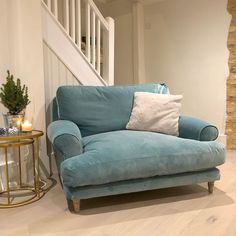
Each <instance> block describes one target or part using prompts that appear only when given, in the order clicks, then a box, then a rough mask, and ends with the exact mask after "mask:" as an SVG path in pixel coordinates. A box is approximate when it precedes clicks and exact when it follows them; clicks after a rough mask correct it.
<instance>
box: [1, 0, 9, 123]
mask: <svg viewBox="0 0 236 236" xmlns="http://www.w3.org/2000/svg"><path fill="white" fill-rule="evenodd" d="M7 2H8V0H1V8H0V31H1V33H0V83H1V84H2V83H3V82H4V81H5V77H6V76H7V70H8V68H9V44H8V23H7V22H8V5H7ZM0 111H1V113H2V112H6V109H5V108H4V107H3V106H2V104H0ZM3 123H4V122H3V117H2V115H1V114H0V127H2V126H3Z"/></svg>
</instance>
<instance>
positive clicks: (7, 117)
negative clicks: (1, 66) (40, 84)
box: [0, 70, 30, 128]
mask: <svg viewBox="0 0 236 236" xmlns="http://www.w3.org/2000/svg"><path fill="white" fill-rule="evenodd" d="M0 98H1V103H2V104H3V105H4V106H5V107H6V108H7V109H8V113H7V114H3V116H4V121H5V125H6V127H7V128H9V127H17V126H18V125H17V123H18V122H22V121H23V119H24V110H25V108H26V106H27V105H28V104H29V103H30V101H29V98H28V88H27V87H26V86H25V85H23V86H21V81H20V79H17V80H16V82H15V81H14V76H13V75H11V74H10V71H9V70H8V71H7V78H6V83H5V84H2V87H1V89H0ZM18 128H19V127H18Z"/></svg>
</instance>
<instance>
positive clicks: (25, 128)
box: [21, 120, 32, 132]
mask: <svg viewBox="0 0 236 236" xmlns="http://www.w3.org/2000/svg"><path fill="white" fill-rule="evenodd" d="M21 130H22V131H23V132H31V131H32V124H31V123H30V122H29V121H28V120H26V121H25V122H24V123H22V124H21Z"/></svg>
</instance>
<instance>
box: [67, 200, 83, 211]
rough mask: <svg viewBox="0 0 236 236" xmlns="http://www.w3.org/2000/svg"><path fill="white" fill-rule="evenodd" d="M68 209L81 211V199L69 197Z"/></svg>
mask: <svg viewBox="0 0 236 236" xmlns="http://www.w3.org/2000/svg"><path fill="white" fill-rule="evenodd" d="M67 204H68V209H69V210H70V212H73V213H79V211H80V199H73V200H71V199H67Z"/></svg>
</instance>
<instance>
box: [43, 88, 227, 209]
mask: <svg viewBox="0 0 236 236" xmlns="http://www.w3.org/2000/svg"><path fill="white" fill-rule="evenodd" d="M136 91H142V92H153V93H168V88H167V87H166V86H165V85H164V84H143V85H133V86H110V87H95V86H62V87H60V88H59V89H58V90H57V94H56V102H55V104H54V120H55V121H53V122H52V123H51V124H50V125H49V127H48V131H47V134H48V138H49V140H50V141H51V143H52V145H53V149H54V153H55V156H56V163H57V167H58V172H59V175H60V179H61V183H62V187H63V190H64V193H65V195H66V198H67V200H68V207H69V209H70V211H72V212H78V211H79V210H80V200H81V199H88V198H93V197H100V196H107V195H115V194H123V193H129V192H138V191H145V190H151V189H160V188H167V187H173V186H182V185H190V184H196V183H202V182H208V191H209V193H212V192H213V186H214V181H215V180H219V179H220V173H219V170H218V169H217V168H216V167H217V166H219V165H221V164H223V163H224V161H225V149H224V146H223V145H222V144H220V143H217V142H216V141H214V140H215V139H216V138H217V136H218V130H217V128H216V127H215V126H212V125H210V124H208V123H206V122H204V121H202V120H199V119H196V118H193V117H187V116H181V117H180V119H179V137H175V136H170V135H165V134H161V133H154V132H145V131H131V130H126V129H125V127H126V124H127V122H128V121H129V118H130V114H131V111H132V105H133V95H134V92H136Z"/></svg>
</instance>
